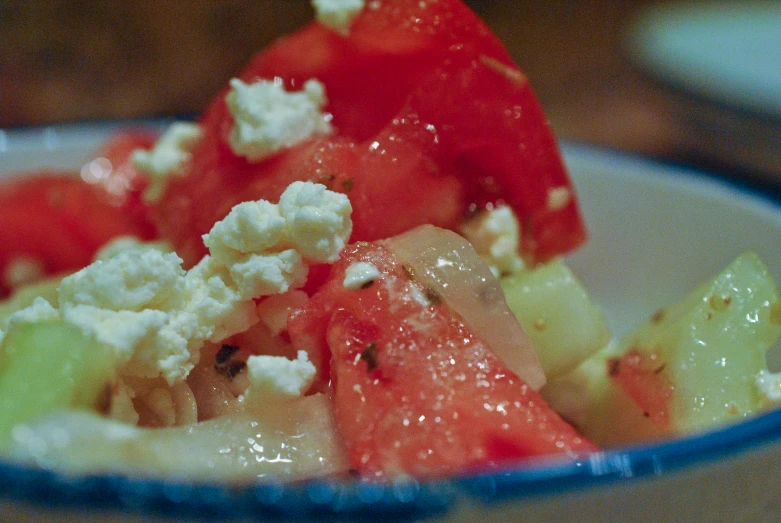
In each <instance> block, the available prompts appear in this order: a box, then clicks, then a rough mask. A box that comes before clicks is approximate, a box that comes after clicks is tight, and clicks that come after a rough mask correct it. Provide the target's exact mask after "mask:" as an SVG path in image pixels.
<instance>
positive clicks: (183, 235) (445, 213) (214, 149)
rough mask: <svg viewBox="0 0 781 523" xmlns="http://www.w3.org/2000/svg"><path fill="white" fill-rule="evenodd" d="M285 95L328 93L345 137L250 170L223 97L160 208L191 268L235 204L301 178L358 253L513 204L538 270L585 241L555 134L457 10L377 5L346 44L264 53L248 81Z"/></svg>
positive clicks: (520, 83)
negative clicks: (343, 214) (320, 193)
mask: <svg viewBox="0 0 781 523" xmlns="http://www.w3.org/2000/svg"><path fill="white" fill-rule="evenodd" d="M239 76H240V78H241V79H242V80H244V81H245V82H251V81H255V80H258V79H268V80H270V79H274V78H278V79H280V81H282V82H283V83H284V84H285V86H286V88H287V89H289V90H296V89H300V88H301V86H302V85H303V83H304V82H305V81H306V80H309V79H312V78H316V79H318V80H319V81H321V82H322V83H323V84H324V85H325V87H326V94H327V97H328V105H327V107H326V110H327V111H328V112H329V113H331V114H332V116H333V124H334V127H335V130H336V132H335V134H334V135H332V136H330V137H328V138H324V139H323V138H321V139H318V140H316V141H309V142H305V143H301V144H298V145H296V146H294V147H291V148H289V149H286V150H283V151H281V152H280V153H279V154H277V155H276V156H275V157H272V158H270V159H266V160H263V161H259V162H249V161H247V160H246V159H244V158H241V157H237V156H236V155H235V154H234V153H233V151H232V150H231V149H230V147H229V145H228V136H229V135H230V132H231V129H232V125H233V117H232V115H231V114H230V112H229V111H228V109H227V107H226V104H225V100H224V98H225V94H226V93H227V90H225V91H223V92H221V93H219V94H218V95H217V96H216V98H215V99H214V101H213V102H212V104H211V105H210V106H209V108H208V109H207V110H206V112H205V113H204V115H203V117H202V118H201V123H202V124H203V126H204V132H205V137H204V139H203V140H202V141H201V143H200V144H199V145H198V146H196V148H195V150H194V151H193V159H192V162H191V163H190V165H189V166H187V168H186V169H187V175H186V176H184V177H183V178H182V179H180V180H175V181H173V182H172V183H171V184H170V186H169V190H168V191H167V193H166V194H165V195H164V197H163V199H162V201H161V203H160V205H158V206H157V208H156V209H155V217H156V221H157V223H158V224H159V226H160V228H161V232H162V234H163V235H164V236H165V237H167V238H169V239H171V240H172V241H174V242H175V243H176V244H177V250H178V251H179V252H180V253H182V254H183V256H184V257H185V258H186V260H187V261H188V262H189V263H194V262H195V261H197V260H198V259H199V258H200V257H201V256H202V255H203V254H205V250H204V248H203V245H202V242H201V239H200V237H201V235H202V234H204V233H206V232H208V231H209V229H210V228H211V226H212V225H213V224H214V222H215V221H217V220H219V219H221V218H222V217H224V215H225V214H226V213H227V212H228V210H229V209H230V208H231V207H232V206H233V205H235V204H237V203H239V202H241V201H244V200H248V199H260V198H263V199H267V200H270V201H276V200H277V199H278V197H279V195H280V194H281V192H282V191H283V190H284V188H285V187H286V186H287V185H288V184H289V183H290V182H292V181H294V180H311V181H316V182H320V183H324V184H326V185H327V186H328V187H329V188H330V189H332V190H336V191H340V192H343V193H347V194H348V195H349V196H350V199H351V201H352V204H353V221H354V229H353V236H352V240H353V241H359V240H366V241H370V240H375V239H381V238H386V237H390V236H393V235H395V234H398V233H401V232H403V231H405V230H408V229H410V228H412V227H415V226H417V225H421V224H425V223H430V224H433V225H436V226H439V227H444V228H450V229H456V228H457V227H458V226H459V224H460V223H461V221H462V220H463V218H464V216H465V215H466V214H468V213H469V212H470V211H474V210H476V209H479V208H482V207H485V206H489V205H494V204H499V203H507V204H509V205H511V206H512V207H513V209H514V210H515V212H516V214H517V215H518V216H519V219H520V222H521V226H522V230H523V235H522V240H521V249H522V253H523V254H524V256H525V257H526V258H527V259H528V260H529V261H531V262H538V261H544V260H547V259H549V258H551V257H553V256H556V255H559V254H563V253H566V252H569V251H571V250H573V249H574V248H576V247H577V246H579V245H580V244H581V243H582V242H583V241H584V240H585V237H586V232H585V226H584V224H583V222H582V219H581V216H580V212H579V210H578V205H577V201H576V198H575V192H574V190H573V188H572V185H571V183H570V180H569V177H568V175H567V173H566V171H565V169H564V166H563V164H562V160H561V157H560V154H559V150H558V146H557V144H556V141H555V138H554V136H553V133H552V131H551V129H550V126H549V124H548V122H547V120H546V119H545V116H544V114H543V112H542V110H541V108H540V105H539V103H538V101H537V99H536V97H535V95H534V93H533V91H532V89H531V87H530V85H529V83H528V82H527V81H526V78H525V77H524V75H523V74H522V73H521V72H520V71H519V70H518V69H517V67H516V66H515V65H514V64H513V63H512V60H511V59H510V57H509V55H508V53H507V51H506V50H505V49H504V48H503V47H502V45H501V43H500V42H499V40H498V39H497V38H496V37H495V36H494V35H493V34H491V32H490V31H489V29H488V28H487V27H486V26H485V24H483V22H482V21H480V20H479V19H478V18H477V17H476V16H475V15H474V13H472V12H471V11H470V10H469V9H468V8H467V7H466V6H464V5H463V4H462V3H461V2H460V1H458V0H431V1H427V2H419V1H417V0H414V1H413V0H379V1H374V2H372V3H371V6H369V7H367V8H365V9H364V10H363V11H362V13H361V14H360V15H359V17H358V18H357V19H356V21H355V22H354V24H353V26H352V29H351V31H350V33H349V34H348V35H347V36H341V35H339V34H336V33H334V32H333V31H331V30H329V29H327V28H325V27H323V26H321V25H319V24H318V23H312V24H310V25H308V26H306V27H304V28H303V29H301V30H300V31H298V32H296V33H294V34H292V35H290V36H288V37H285V38H282V39H280V40H278V41H277V42H276V43H275V44H273V45H272V46H271V47H270V48H268V49H267V50H265V51H263V52H261V53H260V54H258V55H257V56H256V57H255V58H254V59H253V60H252V61H251V62H250V64H249V65H248V66H247V68H246V69H245V70H244V71H243V72H242V73H241V74H240V75H239Z"/></svg>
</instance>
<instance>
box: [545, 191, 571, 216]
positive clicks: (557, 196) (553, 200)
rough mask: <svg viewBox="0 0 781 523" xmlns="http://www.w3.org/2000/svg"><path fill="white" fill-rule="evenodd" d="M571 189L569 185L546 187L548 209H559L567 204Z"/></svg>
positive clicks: (569, 199)
mask: <svg viewBox="0 0 781 523" xmlns="http://www.w3.org/2000/svg"><path fill="white" fill-rule="evenodd" d="M571 200H572V191H571V190H570V189H569V187H553V188H551V189H548V210H551V211H560V210H562V209H563V208H565V207H566V206H567V205H569V202H570V201H571Z"/></svg>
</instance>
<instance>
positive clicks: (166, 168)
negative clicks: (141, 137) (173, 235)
mask: <svg viewBox="0 0 781 523" xmlns="http://www.w3.org/2000/svg"><path fill="white" fill-rule="evenodd" d="M202 136H203V130H202V129H201V127H200V126H199V125H197V124H193V123H186V122H177V123H174V124H172V125H171V126H170V127H169V128H168V130H167V131H166V132H165V133H164V134H163V135H162V136H161V137H160V139H159V140H158V141H157V143H156V144H155V146H154V147H153V148H152V149H151V150H149V151H145V150H137V151H134V152H133V155H132V156H131V160H132V161H133V165H135V167H136V168H137V169H139V170H141V171H144V172H145V173H147V174H148V175H149V186H148V187H147V188H146V190H145V191H144V194H143V198H144V200H145V201H147V202H156V201H158V200H159V199H160V197H161V196H162V195H163V192H164V191H165V188H166V185H167V184H168V180H169V179H170V176H171V175H173V174H175V173H176V172H177V171H178V170H179V168H180V167H182V165H184V163H185V162H187V161H188V160H189V159H190V157H191V154H190V153H191V151H192V148H193V147H194V146H195V144H196V143H198V141H199V140H200V139H201V137H202Z"/></svg>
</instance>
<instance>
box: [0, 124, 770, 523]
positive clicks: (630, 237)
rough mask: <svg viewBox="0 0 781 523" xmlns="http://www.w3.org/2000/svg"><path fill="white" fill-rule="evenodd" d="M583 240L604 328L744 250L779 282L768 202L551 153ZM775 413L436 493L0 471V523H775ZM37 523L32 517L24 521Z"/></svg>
mask: <svg viewBox="0 0 781 523" xmlns="http://www.w3.org/2000/svg"><path fill="white" fill-rule="evenodd" d="M114 128H116V125H115V124H106V125H99V126H83V125H82V126H68V127H59V128H49V129H35V130H25V131H7V132H5V133H0V173H3V172H7V171H9V170H18V169H22V168H32V167H40V166H50V167H51V166H54V167H63V168H73V169H78V168H79V167H80V165H81V164H82V163H83V162H84V161H85V160H86V159H87V158H88V156H89V152H90V151H91V150H92V149H93V148H94V147H95V146H96V145H97V144H98V143H99V142H100V140H101V139H103V138H104V137H105V135H106V133H107V132H108V131H110V130H111V129H114ZM564 151H565V157H566V161H567V163H568V165H569V167H570V169H571V173H572V177H573V179H574V181H575V183H576V185H577V186H578V189H579V192H580V197H581V199H582V205H583V211H584V214H585V216H586V219H587V221H588V223H589V224H590V229H591V240H590V242H589V243H588V245H587V246H586V247H585V248H584V249H582V250H581V251H580V252H578V253H577V254H575V255H574V256H572V257H571V258H570V262H571V265H572V267H573V268H574V269H575V271H576V272H577V273H578V274H579V275H580V276H581V277H582V279H583V280H584V282H585V284H586V286H587V287H588V288H589V289H590V290H591V292H592V293H593V296H594V297H595V299H596V300H597V301H599V302H600V303H602V304H603V306H604V307H605V308H606V310H607V313H608V316H609V321H610V323H611V325H612V326H613V327H614V329H615V330H616V332H618V333H620V332H623V331H625V330H626V329H627V328H629V327H630V326H631V325H633V324H635V323H637V322H639V321H641V320H643V319H644V318H646V317H647V315H648V314H650V313H651V312H652V311H654V310H656V309H657V308H659V307H660V306H662V305H664V304H667V303H669V302H671V301H675V300H677V299H678V298H680V297H681V296H683V295H684V294H685V293H686V292H687V291H688V290H689V289H691V288H693V287H694V286H696V285H697V284H698V283H700V282H702V281H703V280H705V279H707V278H709V277H711V276H712V275H714V274H715V273H717V272H718V271H719V270H721V269H722V268H723V267H724V266H725V265H726V264H727V263H729V262H730V261H731V260H732V259H733V258H734V257H736V256H737V255H738V254H740V253H741V252H742V251H744V250H749V249H751V250H754V251H756V252H758V253H759V255H760V256H761V257H762V258H763V259H764V261H765V262H766V263H767V264H768V266H769V267H770V270H771V272H772V273H773V274H774V275H775V276H776V278H777V279H781V204H779V199H778V197H777V196H772V195H768V194H765V195H760V194H754V193H752V192H750V191H748V190H747V189H745V188H743V187H741V186H738V185H735V184H734V183H727V182H724V181H721V180H718V179H715V178H713V177H711V176H708V175H704V174H700V173H693V172H690V171H685V170H682V169H677V168H674V167H669V166H664V165H660V164H657V163H652V162H648V161H644V160H641V159H638V158H634V157H630V156H626V155H623V154H619V153H615V152H611V151H604V150H595V149H591V148H588V147H583V146H575V145H567V146H565V147H564ZM780 491H781V411H779V412H773V413H770V414H768V415H765V416H762V417H760V418H758V419H755V420H752V421H750V422H746V423H742V424H740V425H737V426H734V427H730V428H727V429H724V430H721V431H718V432H714V433H710V434H706V435H702V436H696V437H693V438H688V439H685V440H679V441H676V442H673V443H668V444H664V445H655V446H649V447H640V448H633V449H619V450H615V451H610V452H606V453H599V454H595V455H593V456H592V457H591V458H590V459H587V460H585V461H582V462H577V463H570V464H566V465H556V466H545V467H530V468H524V469H519V470H515V471H507V472H506V473H497V474H492V475H487V476H482V477H476V478H466V479H463V478H462V479H457V480H450V481H441V482H421V483H412V484H405V485H392V486H389V487H387V488H378V487H371V488H369V487H367V486H366V485H363V486H362V485H359V484H348V485H343V484H332V483H328V482H315V483H312V484H304V485H298V486H280V485H272V486H270V487H263V488H257V487H255V488H253V487H248V488H236V489H228V488H222V487H220V486H218V485H214V486H205V487H204V486H191V485H175V484H167V483H160V482H145V481H130V480H126V479H124V478H111V477H108V478H106V477H99V478H88V479H84V480H82V479H71V478H63V477H60V476H57V475H53V474H48V473H45V472H41V471H37V470H30V469H23V468H19V467H16V466H14V465H4V464H2V463H1V462H0V507H2V508H0V513H1V514H2V516H3V517H4V518H5V519H8V520H23V521H27V520H47V521H58V520H59V521H87V520H90V521H93V520H94V521H98V520H101V521H108V520H111V519H115V520H121V521H123V522H130V521H138V522H142V521H143V522H145V523H152V522H157V521H167V520H168V519H167V517H166V515H175V516H176V517H196V516H199V515H200V516H203V517H207V516H209V515H214V516H219V517H232V516H236V517H246V518H248V519H255V518H263V517H266V516H269V517H270V516H295V517H298V518H302V519H307V518H310V517H312V516H313V515H315V514H321V515H322V514H330V515H332V516H333V515H334V514H336V515H337V516H339V517H341V518H344V519H351V518H353V517H364V518H366V517H372V518H384V517H389V518H390V517H395V516H399V515H404V516H407V517H424V516H428V515H439V516H442V517H443V519H444V520H460V521H474V520H476V518H479V519H480V520H481V521H485V522H487V521H536V522H543V521H585V522H588V521H593V522H597V521H599V522H604V521H629V520H631V521H648V522H651V521H653V522H664V521H670V522H672V521H739V520H743V519H742V518H749V520H751V521H777V520H778V516H779V513H780V512H779V504H778V501H777V499H778V493H779V492H780ZM36 518H37V519H36Z"/></svg>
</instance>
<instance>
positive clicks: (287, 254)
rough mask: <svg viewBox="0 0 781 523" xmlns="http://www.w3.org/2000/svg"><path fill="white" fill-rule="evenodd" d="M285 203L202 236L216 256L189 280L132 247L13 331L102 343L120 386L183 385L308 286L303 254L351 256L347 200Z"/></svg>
mask: <svg viewBox="0 0 781 523" xmlns="http://www.w3.org/2000/svg"><path fill="white" fill-rule="evenodd" d="M282 201H283V202H284V208H283V204H280V205H279V206H277V205H274V204H270V203H268V202H249V203H248V204H241V205H239V206H237V207H236V208H235V209H234V210H233V211H231V212H230V213H229V214H228V216H226V218H225V219H224V220H222V221H221V222H219V223H217V224H215V226H214V227H213V228H212V230H211V231H210V232H209V234H207V235H205V236H204V240H205V242H206V245H207V246H208V247H209V248H210V250H211V252H212V254H211V255H207V256H205V257H204V258H203V259H202V260H201V261H200V262H199V263H198V264H197V265H196V266H195V267H193V268H192V269H190V270H189V271H185V270H184V269H183V268H182V266H181V264H182V260H181V258H179V256H178V255H176V254H175V253H173V252H164V251H163V250H161V249H160V246H159V245H138V244H136V243H134V242H133V241H130V240H127V239H126V240H124V242H125V243H124V244H123V245H121V246H118V247H113V248H111V249H109V250H108V251H107V252H105V253H103V254H102V258H101V259H98V260H96V261H95V262H93V263H92V264H91V265H89V266H87V267H85V268H84V269H82V270H80V271H78V272H76V273H74V274H72V275H70V276H68V277H66V278H63V280H62V281H61V283H60V286H59V289H58V294H59V295H58V301H59V307H60V308H59V310H58V309H55V308H54V307H52V306H51V305H50V304H49V303H48V302H47V301H46V300H44V299H42V298H38V299H36V301H34V302H33V304H32V305H31V306H30V307H28V308H26V309H22V310H21V311H17V312H15V313H14V314H12V315H11V316H9V319H8V325H12V324H13V323H14V322H22V321H27V322H38V321H46V320H49V319H58V318H60V319H62V320H64V321H65V322H68V323H71V324H73V325H77V326H79V327H80V328H81V329H82V330H83V331H84V332H86V333H87V334H89V335H91V336H92V337H94V338H95V339H97V340H99V341H100V342H101V343H103V344H104V345H105V346H106V347H107V349H108V350H109V351H110V352H109V353H108V356H110V357H111V358H113V362H114V364H115V366H116V367H117V368H118V369H119V375H120V377H128V378H131V377H139V378H159V377H162V378H164V379H165V380H166V381H167V382H168V384H169V385H173V384H174V383H177V382H181V381H182V380H184V379H185V378H186V377H187V375H188V374H189V372H190V370H192V368H193V367H194V366H195V364H196V363H197V362H198V358H199V356H200V349H201V348H202V347H203V345H204V344H205V343H206V342H220V341H222V340H223V339H225V338H227V337H228V336H231V335H233V334H236V333H239V332H243V331H245V330H247V329H248V328H250V327H251V326H252V325H254V324H255V323H257V322H258V321H259V318H258V314H257V313H256V305H255V301H254V299H255V298H258V297H261V296H265V295H274V294H281V293H284V292H286V291H288V290H289V289H292V288H296V287H300V286H302V285H303V284H304V283H305V282H306V275H307V271H308V268H307V264H306V260H305V259H304V258H303V257H302V253H300V252H299V251H298V250H297V249H298V248H300V249H301V251H303V253H304V254H303V255H304V256H306V259H307V260H314V261H317V262H321V261H324V260H334V259H336V257H337V256H338V254H339V251H340V250H341V249H342V248H343V247H344V244H345V242H346V241H347V239H348V237H349V235H350V232H351V231H352V222H351V220H350V212H351V208H350V202H349V200H347V198H346V197H345V196H344V195H341V194H339V195H337V194H335V193H330V192H329V191H327V190H325V187H323V186H316V185H315V184H312V183H309V182H296V183H294V184H292V185H291V186H290V187H289V188H288V189H287V190H286V191H285V193H283V195H282ZM318 220H319V221H318ZM318 235H324V236H327V237H326V238H320V237H318ZM2 327H4V325H0V328H2ZM0 335H1V333H0ZM295 366H296V368H298V369H299V370H298V371H296V372H298V374H297V375H299V374H300V375H301V376H302V378H301V379H302V380H303V379H304V377H305V376H306V375H307V372H308V370H306V369H309V367H310V366H312V365H311V363H309V362H308V361H305V362H301V361H299V360H296V363H295ZM312 368H313V366H312ZM301 369H305V370H306V372H305V371H304V370H301ZM294 374H295V373H294ZM301 383H304V382H303V381H301ZM302 386H303V385H302ZM283 388H284V387H283Z"/></svg>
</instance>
